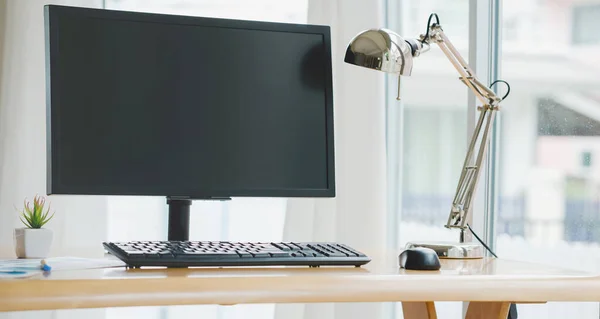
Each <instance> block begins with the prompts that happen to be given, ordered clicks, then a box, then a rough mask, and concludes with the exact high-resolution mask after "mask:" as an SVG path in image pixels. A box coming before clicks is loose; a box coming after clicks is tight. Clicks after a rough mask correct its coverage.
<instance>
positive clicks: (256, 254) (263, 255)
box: [252, 253, 271, 258]
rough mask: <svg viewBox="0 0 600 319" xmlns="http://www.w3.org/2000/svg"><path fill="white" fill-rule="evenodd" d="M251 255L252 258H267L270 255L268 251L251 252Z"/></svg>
mask: <svg viewBox="0 0 600 319" xmlns="http://www.w3.org/2000/svg"><path fill="white" fill-rule="evenodd" d="M252 256H254V258H269V257H271V255H269V253H253V254H252Z"/></svg>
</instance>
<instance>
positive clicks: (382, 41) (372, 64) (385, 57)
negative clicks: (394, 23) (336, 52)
mask: <svg viewBox="0 0 600 319" xmlns="http://www.w3.org/2000/svg"><path fill="white" fill-rule="evenodd" d="M344 62H347V63H350V64H354V65H358V66H362V67H365V68H369V69H374V70H379V71H384V72H388V73H396V74H398V73H399V74H400V75H410V74H411V72H412V67H413V50H412V48H411V45H410V44H409V43H408V42H407V41H405V40H404V39H403V38H402V37H401V36H399V35H398V34H397V33H395V32H393V31H391V30H387V29H371V30H367V31H363V32H361V33H359V34H358V35H357V36H356V37H354V39H352V41H350V44H349V45H348V49H347V50H346V56H345V57H344Z"/></svg>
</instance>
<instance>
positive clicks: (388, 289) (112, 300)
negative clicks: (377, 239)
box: [0, 253, 600, 318]
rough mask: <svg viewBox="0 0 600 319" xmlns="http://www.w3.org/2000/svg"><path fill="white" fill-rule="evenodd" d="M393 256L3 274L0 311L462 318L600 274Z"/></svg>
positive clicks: (591, 284)
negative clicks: (352, 312)
mask: <svg viewBox="0 0 600 319" xmlns="http://www.w3.org/2000/svg"><path fill="white" fill-rule="evenodd" d="M396 256H397V254H395V253H394V254H390V255H389V256H388V257H387V258H381V259H374V261H373V262H371V263H370V264H368V265H366V266H364V267H363V268H329V267H323V268H286V267H281V268H224V269H216V268H208V269H207V268H196V269H168V270H167V269H158V268H157V269H136V270H125V269H124V268H112V269H95V270H82V271H54V272H52V273H51V274H49V275H47V276H45V277H43V276H41V275H40V276H39V277H37V278H30V279H14V280H1V281H0V311H22V310H42V309H68V308H98V307H121V306H159V305H188V304H221V305H231V304H241V303H307V302H386V301H401V302H403V309H404V313H405V318H436V317H435V307H434V305H433V301H471V303H470V306H469V310H468V313H467V318H500V317H503V318H506V312H507V310H508V305H509V302H517V303H541V302H546V301H600V278H599V277H595V276H592V275H589V274H585V273H579V272H575V271H568V270H562V269H556V268H553V267H549V266H542V265H534V264H528V263H521V262H514V261H507V260H502V259H483V260H471V261H462V260H443V261H442V264H443V268H442V270H441V271H434V272H423V271H406V270H403V269H399V268H398V267H397V264H398V263H397V257H396ZM482 314H483V315H485V316H483V315H482Z"/></svg>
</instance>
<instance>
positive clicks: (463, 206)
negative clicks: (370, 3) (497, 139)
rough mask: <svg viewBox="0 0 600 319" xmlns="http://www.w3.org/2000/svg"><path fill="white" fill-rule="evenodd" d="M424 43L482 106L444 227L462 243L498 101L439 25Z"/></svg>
mask: <svg viewBox="0 0 600 319" xmlns="http://www.w3.org/2000/svg"><path fill="white" fill-rule="evenodd" d="M420 40H421V41H422V42H424V43H430V42H435V43H436V44H437V45H438V46H439V47H440V49H441V50H442V52H444V55H446V57H447V58H448V60H449V61H450V63H452V65H453V66H454V68H455V69H456V71H458V73H459V74H460V78H459V79H460V80H461V81H462V82H463V83H464V84H465V85H466V86H467V87H469V89H471V91H473V93H474V94H475V96H476V97H477V99H478V100H479V101H480V102H481V103H482V105H481V106H478V107H477V109H478V111H479V118H478V120H477V124H476V125H475V130H474V131H473V135H472V136H471V140H470V142H469V148H468V150H467V154H466V156H465V161H464V164H463V168H462V171H461V175H460V179H459V181H458V185H457V187H456V192H455V195H454V199H453V201H452V208H451V210H450V214H449V216H448V221H447V223H446V226H445V227H447V228H459V229H461V242H462V241H464V236H462V234H463V232H462V231H464V230H465V229H466V228H467V227H468V226H467V218H468V216H469V214H470V213H471V211H472V208H473V207H472V203H473V199H474V198H475V192H476V190H477V184H478V181H479V177H480V175H481V168H482V164H483V160H484V158H485V156H486V153H487V147H488V144H489V140H490V137H491V131H492V129H493V123H494V119H495V117H496V112H497V111H498V110H499V103H500V102H501V101H502V99H501V98H500V97H498V96H497V95H496V93H494V91H492V90H491V89H490V88H488V87H487V86H486V85H484V84H482V83H481V81H479V79H478V78H477V76H476V75H475V72H473V70H472V69H471V67H470V66H469V65H468V64H467V62H466V61H465V59H464V58H463V57H462V56H461V55H460V53H459V52H458V50H456V48H455V47H454V45H452V43H451V42H450V40H449V39H448V37H446V35H445V34H444V32H443V30H442V28H441V27H440V25H439V24H434V25H432V26H430V29H429V32H428V35H427V36H423V35H422V36H421V39H420Z"/></svg>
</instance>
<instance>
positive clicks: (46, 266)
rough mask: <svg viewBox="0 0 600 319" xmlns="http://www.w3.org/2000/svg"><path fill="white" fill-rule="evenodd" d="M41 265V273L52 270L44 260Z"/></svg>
mask: <svg viewBox="0 0 600 319" xmlns="http://www.w3.org/2000/svg"><path fill="white" fill-rule="evenodd" d="M41 264H42V270H43V271H50V270H52V267H50V265H48V264H47V263H46V259H42V261H41Z"/></svg>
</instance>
